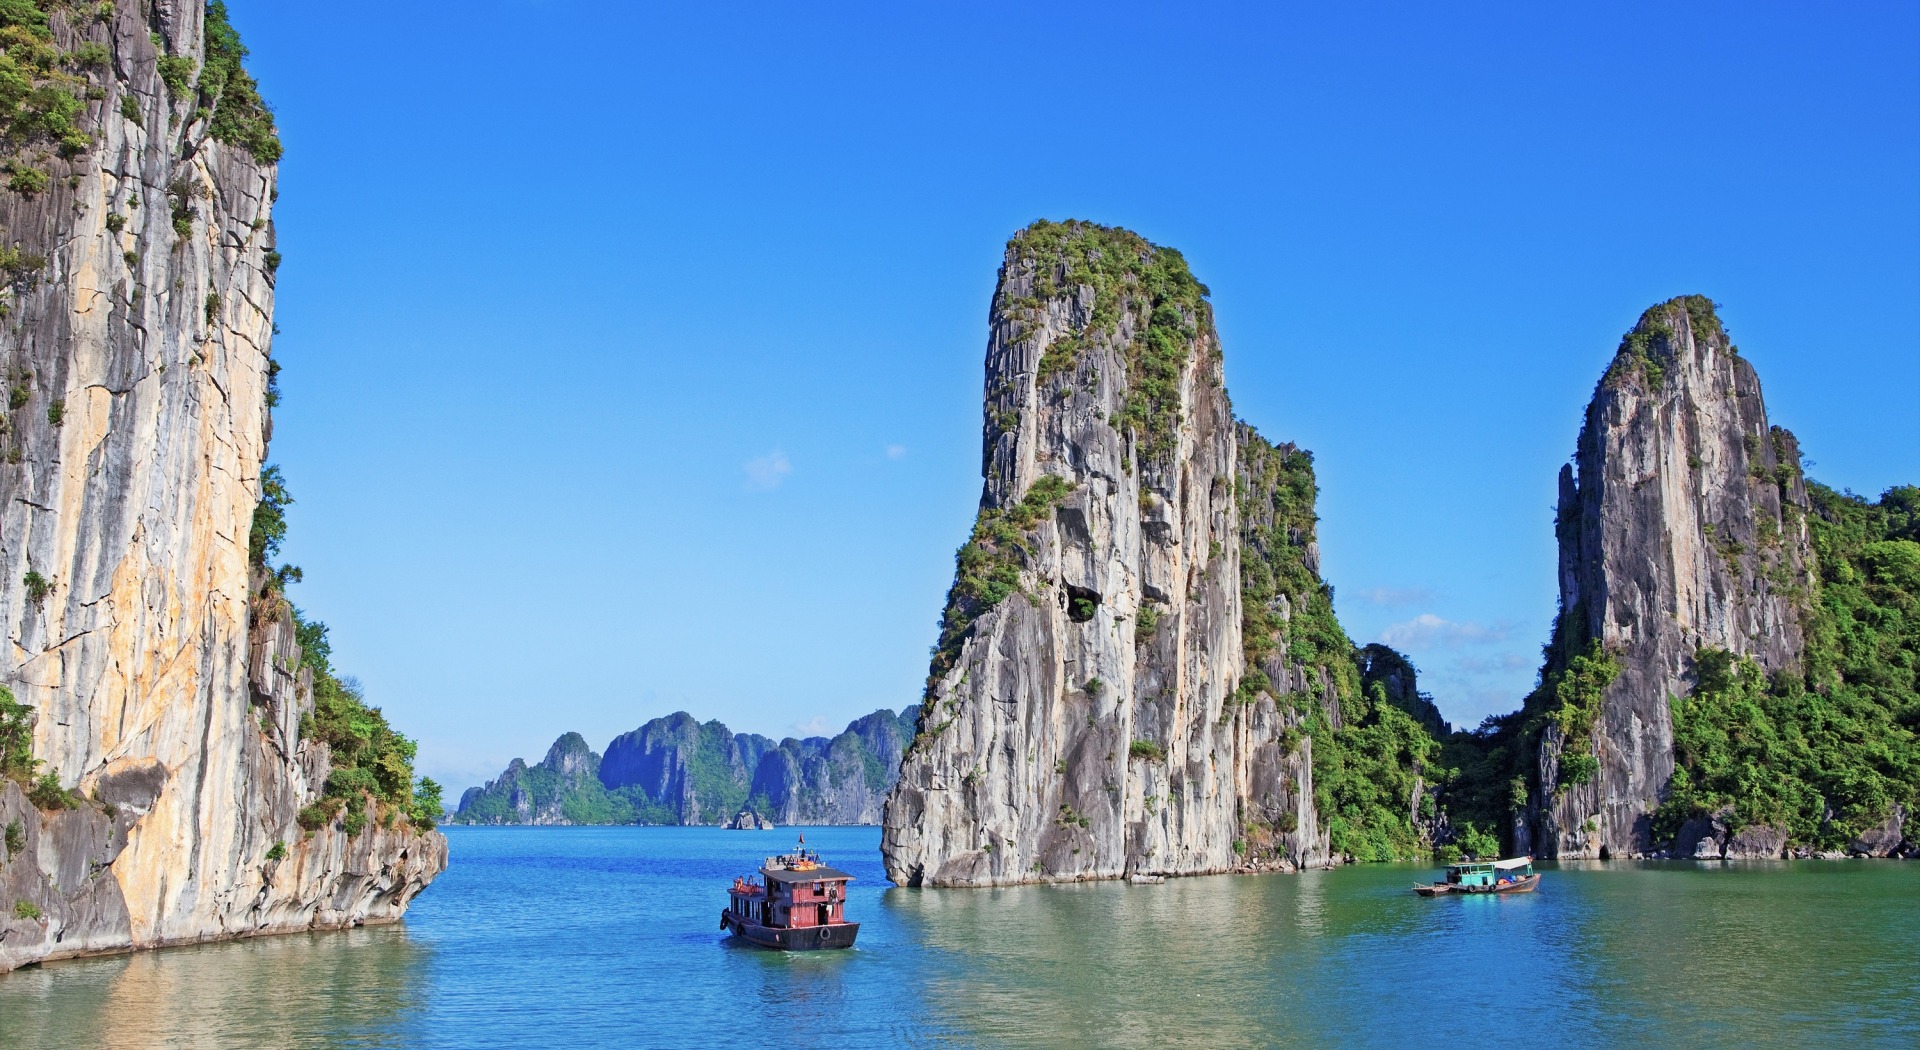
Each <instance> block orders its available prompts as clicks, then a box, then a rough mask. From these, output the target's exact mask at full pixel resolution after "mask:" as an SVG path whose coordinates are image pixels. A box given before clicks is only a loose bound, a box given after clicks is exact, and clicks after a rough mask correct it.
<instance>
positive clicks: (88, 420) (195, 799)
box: [0, 0, 445, 970]
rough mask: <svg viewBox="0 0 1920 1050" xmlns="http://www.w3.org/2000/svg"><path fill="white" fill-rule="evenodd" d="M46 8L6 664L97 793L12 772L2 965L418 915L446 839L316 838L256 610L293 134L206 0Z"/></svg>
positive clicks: (8, 483)
mask: <svg viewBox="0 0 1920 1050" xmlns="http://www.w3.org/2000/svg"><path fill="white" fill-rule="evenodd" d="M42 6H43V7H44V8H45V9H47V10H50V11H51V16H50V18H48V19H47V20H46V21H45V23H44V25H43V26H37V25H30V24H27V23H30V22H32V21H33V19H32V17H30V16H28V15H24V14H22V13H21V12H22V11H24V10H25V8H24V7H23V6H22V5H15V7H20V8H21V11H14V10H12V9H8V11H7V12H4V13H0V20H12V22H13V23H14V24H12V25H11V26H9V27H8V28H6V29H5V30H4V31H3V32H0V37H3V39H0V44H3V46H4V54H5V58H6V61H8V62H10V63H12V64H14V66H15V67H16V68H17V69H18V70H22V71H24V72H22V73H21V75H23V76H27V77H29V78H30V79H32V80H33V81H34V82H35V83H37V84H40V85H41V86H42V87H43V88H45V90H46V91H47V92H49V94H45V95H42V96H36V97H37V98H40V99H41V100H42V101H45V100H47V99H53V100H54V101H53V102H48V103H47V104H46V105H44V106H41V110H42V112H40V113H39V115H38V116H35V117H33V119H31V120H23V119H19V118H18V115H17V114H16V119H15V120H13V122H12V123H10V124H9V125H8V126H7V129H6V134H7V144H8V147H9V149H10V150H11V157H12V160H11V164H10V169H9V170H10V171H11V172H12V175H11V176H10V179H9V183H8V185H9V189H8V190H7V191H5V192H0V227H3V228H4V230H5V232H6V240H7V244H6V245H5V247H4V250H3V251H0V257H3V258H0V263H4V269H5V271H6V279H7V284H6V287H5V289H4V290H3V291H0V298H4V303H5V311H6V314H7V323H6V325H5V326H4V328H0V368H4V370H5V376H6V382H7V388H8V391H9V402H8V403H9V410H8V413H7V416H6V422H5V428H4V431H5V432H4V437H3V438H0V441H3V442H4V456H3V457H0V458H4V462H3V463H0V552H3V553H0V562H4V565H5V567H6V571H5V573H4V574H3V575H0V618H4V622H5V624H6V629H7V634H8V643H9V644H8V645H7V646H6V647H5V648H4V651H0V681H4V682H5V683H6V684H7V685H9V686H10V687H11V688H12V689H13V691H14V692H15V694H16V695H18V697H19V698H20V700H22V701H23V702H25V703H26V704H28V705H29V706H30V707H31V708H32V709H33V711H34V713H35V716H36V717H35V720H34V728H33V743H34V753H35V755H36V756H38V757H39V758H40V759H42V760H43V761H44V762H45V763H46V766H45V768H46V769H48V770H51V771H52V772H53V773H54V774H55V776H56V777H57V778H58V780H59V782H60V784H61V786H62V787H64V788H66V789H68V790H70V791H73V792H76V793H77V795H78V796H84V797H85V798H87V799H92V800H96V801H93V802H91V803H85V804H80V805H77V806H74V807H73V808H67V809H62V810H55V811H49V812H43V811H41V810H40V809H38V808H37V807H35V806H34V805H32V804H31V803H29V802H27V801H26V799H25V797H24V795H23V794H22V793H21V792H20V790H19V789H18V787H17V786H15V785H12V784H6V785H4V786H0V823H6V824H7V825H8V826H12V825H13V824H15V823H17V824H18V825H19V826H20V829H21V834H20V835H19V836H17V839H18V843H19V848H17V849H16V848H14V847H13V846H12V845H9V847H8V848H7V849H6V851H5V860H4V868H0V875H3V878H0V882H4V883H5V885H6V886H7V887H8V893H9V894H10V896H9V897H8V900H7V902H6V903H7V905H8V908H7V909H6V913H5V914H6V917H5V918H4V919H0V970H5V969H10V968H11V967H13V966H17V965H20V964H22V963H26V962H31V961H35V960H38V959H46V958H57V957H62V956H68V955H74V954H79V953H83V952H92V951H102V950H114V949H122V948H129V947H147V946H154V945H161V944H172V943H182V942H190V941H198V940H206V939H210V938H218V937H226V936H236V935H241V934H249V933H256V932H263V931H272V930H285V929H303V928H308V927H311V926H315V925H341V924H347V923H355V922H362V921H378V920H382V919H391V918H395V917H398V915H399V914H400V913H401V911H403V910H404V908H405V907H406V904H407V903H408V901H409V900H410V899H411V897H412V895H413V894H414V893H416V892H418V890H419V889H420V888H421V887H422V886H424V885H425V884H426V882H427V881H428V880H429V879H431V878H432V876H433V875H434V874H435V873H437V872H438V871H439V870H440V869H441V868H442V867H443V866H444V864H445V843H444V840H443V839H441V838H440V837H439V836H437V835H432V834H426V835H422V834H418V833H415V832H413V831H411V830H409V829H408V828H407V826H406V825H405V824H401V825H399V827H398V829H397V830H396V829H393V828H384V827H380V826H377V825H375V826H369V827H368V828H366V829H365V830H364V831H362V832H361V833H360V834H358V835H351V836H349V835H347V834H346V833H345V832H344V830H343V829H342V828H341V827H339V826H338V825H330V826H328V827H325V828H322V829H320V830H318V831H316V832H315V833H314V834H312V835H311V836H308V835H305V834H303V833H302V829H301V828H300V827H299V826H298V825H297V823H296V815H297V813H298V812H299V810H300V809H301V808H302V807H303V806H304V805H306V804H307V803H308V802H310V801H311V800H312V799H313V798H314V797H315V796H316V795H317V793H318V792H319V791H320V788H321V784H322V782H323V781H324V780H325V778H326V776H327V771H328V755H327V752H326V746H325V745H324V744H319V745H313V744H308V743H304V742H300V741H298V740H297V739H296V737H297V731H298V726H299V721H300V715H301V714H302V713H303V705H309V706H310V705H311V702H312V701H311V696H310V694H309V693H308V692H306V691H305V690H304V687H303V683H302V681H301V679H300V676H299V674H298V673H297V672H296V671H292V670H290V669H291V668H296V667H298V648H297V646H296V645H294V642H293V638H292V630H291V621H290V619H289V618H288V617H287V616H286V615H284V612H283V610H280V609H278V608H274V609H261V610H250V608H249V601H250V596H251V595H252V594H253V588H252V587H250V585H249V556H248V537H249V532H250V523H251V519H252V515H253V511H254V506H255V504H256V502H258V500H259V498H260V473H261V465H262V461H263V458H264V456H265V453H266V442H267V437H268V430H269V420H268V388H269V383H270V371H271V369H272V368H273V365H272V363H271V361H270V359H269V357H268V352H269V342H270V339H271V336H272V309H273V273H272V271H273V268H274V266H275V264H276V263H277V259H278V256H277V254H276V253H274V251H273V229H272V225H271V222H270V208H271V204H272V201H273V198H274V196H275V189H274V184H275V169H274V167H273V165H272V164H271V163H265V162H263V161H262V159H261V157H260V156H258V155H256V154H258V153H266V154H268V155H269V156H277V148H278V147H277V141H276V140H272V139H271V124H270V122H269V123H267V124H266V125H265V129H266V130H265V132H264V135H265V137H263V132H262V130H261V124H260V122H259V117H260V114H259V113H256V114H253V115H252V116H251V117H249V115H248V113H246V112H241V110H244V109H245V107H246V106H248V105H257V97H255V96H252V95H251V94H250V81H245V82H243V81H242V80H241V79H240V78H239V77H238V76H236V74H237V73H238V71H239V66H238V54H237V53H236V52H235V51H232V50H228V51H225V52H218V51H217V52H216V53H213V54H211V55H210V53H209V52H208V50H207V46H206V45H207V38H206V36H205V35H204V34H203V17H204V12H203V10H202V7H201V5H200V4H199V3H197V2H190V0H156V2H154V3H152V4H144V3H143V4H122V5H119V6H118V7H113V6H111V5H100V6H99V9H98V11H96V9H95V7H94V6H92V5H88V6H85V7H78V6H76V7H65V6H56V5H52V4H46V5H42ZM22 19H25V21H24V22H23V21H22ZM234 47H235V48H237V42H235V43H234ZM210 58H211V59H213V61H212V62H211V63H210V62H209V59H210ZM228 59H230V60H231V61H230V62H229V61H228ZM216 73H217V74H219V77H220V78H225V79H224V84H225V87H226V91H225V92H224V94H225V96H226V97H227V103H226V104H225V105H224V106H223V104H222V102H221V97H222V95H223V91H222V88H221V85H220V84H216V83H213V80H214V79H216V78H215V74H216ZM243 89H244V90H243ZM62 91H65V92H69V95H68V96H67V97H70V98H72V99H74V100H76V102H75V105H74V106H71V107H70V106H67V105H65V104H64V103H59V102H58V93H59V92H62ZM35 104H36V105H37V104H38V103H35ZM236 107H239V109H236ZM209 110H211V113H209ZM260 113H264V111H263V110H262V111H260ZM243 118H244V119H243ZM249 121H251V122H250V123H249ZM216 131H218V132H221V133H222V136H223V137H215V132H216ZM242 142H244V143H251V144H252V147H253V148H251V149H250V148H249V147H248V146H246V145H236V143H242ZM269 146H270V148H269ZM252 613H259V614H260V615H252ZM289 656H291V657H292V660H291V662H288V657H289ZM16 900H20V901H26V902H28V904H30V905H31V906H32V910H37V911H38V912H39V913H40V915H41V917H40V918H39V919H31V920H30V919H24V918H19V917H17V916H16V914H15V912H16V911H20V912H25V911H27V910H29V909H27V908H18V909H16V908H15V907H13V905H14V903H15V901H16Z"/></svg>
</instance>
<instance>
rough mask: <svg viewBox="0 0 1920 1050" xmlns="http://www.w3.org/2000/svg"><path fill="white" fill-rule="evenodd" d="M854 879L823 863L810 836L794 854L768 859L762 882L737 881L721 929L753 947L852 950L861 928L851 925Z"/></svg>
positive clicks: (763, 869)
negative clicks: (849, 898)
mask: <svg viewBox="0 0 1920 1050" xmlns="http://www.w3.org/2000/svg"><path fill="white" fill-rule="evenodd" d="M852 881H853V876H851V875H849V874H847V873H846V872H844V871H836V870H835V869H833V868H829V867H827V866H826V865H824V864H821V863H820V854H818V853H815V852H813V851H812V850H809V849H808V848H807V837H806V836H805V835H802V836H800V845H799V846H798V847H796V848H795V849H794V851H793V852H792V853H783V854H781V855H780V856H777V857H768V858H767V860H766V863H765V864H762V865H761V867H760V877H759V878H758V879H755V878H754V877H753V876H750V875H749V876H743V877H740V878H736V879H734V880H733V887H732V889H730V890H728V891H727V896H728V901H727V906H726V908H725V909H724V910H722V911H721V912H720V928H721V929H722V930H726V931H728V932H730V933H732V934H733V935H734V936H735V937H738V938H740V939H741V940H744V941H746V942H747V943H749V944H756V945H759V946H760V947H762V948H776V949H779V950H781V951H790V952H810V951H817V950H819V949H822V948H851V947H853V939H854V938H855V937H857V936H859V935H860V924H859V923H857V922H848V921H847V916H846V908H847V883H849V882H852Z"/></svg>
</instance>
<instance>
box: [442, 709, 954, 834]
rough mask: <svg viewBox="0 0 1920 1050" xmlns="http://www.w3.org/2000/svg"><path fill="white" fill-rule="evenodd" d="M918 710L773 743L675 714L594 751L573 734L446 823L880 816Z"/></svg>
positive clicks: (470, 797)
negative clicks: (748, 814)
mask: <svg viewBox="0 0 1920 1050" xmlns="http://www.w3.org/2000/svg"><path fill="white" fill-rule="evenodd" d="M917 716H918V712H917V710H916V709H914V708H908V709H906V710H904V711H897V712H896V711H888V710H884V709H882V710H879V711H875V712H874V713H872V714H870V715H867V716H865V717H863V718H859V719H855V720H854V721H853V722H852V723H851V724H849V725H848V726H847V728H846V729H845V730H844V731H842V732H841V733H840V734H839V735H838V736H834V737H831V738H829V737H823V736H816V737H807V738H806V739H797V738H794V737H788V738H786V739H785V740H780V741H774V740H772V739H770V738H768V737H764V736H760V735H758V734H756V733H734V732H733V731H731V730H729V729H728V728H727V727H726V726H725V725H724V724H722V723H720V722H718V721H710V722H700V721H697V720H695V718H694V717H693V716H692V715H690V714H688V713H686V712H684V711H679V712H675V713H674V714H671V715H667V716H666V717H664V718H656V719H654V720H652V721H650V722H648V723H647V724H645V725H643V726H641V727H640V728H638V729H636V730H634V731H632V732H630V733H623V734H621V735H620V736H617V737H615V738H614V739H613V741H612V742H611V743H609V744H608V745H607V749H606V754H605V755H604V756H602V755H599V754H595V753H594V752H593V750H592V749H591V748H590V747H589V746H588V745H587V741H586V739H585V738H583V737H582V736H581V735H580V734H579V733H567V734H564V735H563V736H561V737H560V739H558V740H555V741H554V742H553V746H552V747H550V748H548V749H547V756H546V757H545V758H543V759H541V760H540V761H539V762H537V763H535V764H533V765H528V764H527V763H526V762H525V761H524V760H522V759H518V758H516V759H514V760H513V762H512V763H510V764H509V765H508V766H507V768H506V770H505V771H504V772H502V773H501V774H500V775H499V776H498V777H496V778H494V779H493V780H491V781H488V782H487V784H486V786H484V787H476V788H469V789H468V790H467V792H466V794H464V795H462V796H461V797H460V807H459V810H458V811H457V812H456V813H455V814H454V815H453V817H452V818H451V820H450V822H451V823H454V824H724V823H726V822H727V821H728V820H729V819H730V818H732V816H733V815H734V814H735V813H738V812H739V811H740V810H741V809H743V808H744V809H751V810H753V811H754V812H755V813H757V814H759V815H760V816H762V817H765V818H767V819H769V820H772V821H774V822H775V823H779V824H878V823H879V822H880V805H881V802H882V801H883V800H884V799H885V798H886V795H887V792H888V791H889V790H890V789H892V787H893V782H894V779H895V778H896V777H897V776H898V775H899V770H900V755H901V753H902V752H903V751H905V750H906V746H907V744H908V743H909V742H910V741H911V740H912V739H913V733H914V723H915V719H916V718H917Z"/></svg>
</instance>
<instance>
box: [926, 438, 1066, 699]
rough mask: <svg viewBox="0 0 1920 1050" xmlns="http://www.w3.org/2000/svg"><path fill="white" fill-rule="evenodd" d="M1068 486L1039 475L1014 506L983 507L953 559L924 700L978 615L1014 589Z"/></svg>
mask: <svg viewBox="0 0 1920 1050" xmlns="http://www.w3.org/2000/svg"><path fill="white" fill-rule="evenodd" d="M1072 491H1073V486H1072V485H1071V484H1069V483H1068V482H1067V480H1066V479H1065V478H1060V477H1055V476H1054V475H1052V474H1046V475H1042V476H1041V477H1040V479H1039V480H1037V481H1035V482H1034V483H1033V484H1032V485H1031V486H1029V487H1028V488H1027V491H1026V494H1025V495H1023V496H1021V498H1020V500H1019V501H1018V502H1016V503H1014V504H1013V505H1011V506H1008V507H983V508H981V510H980V515H979V517H978V518H976V519H975V520H974V524H973V535H972V536H970V537H968V539H967V542H966V544H965V545H964V546H962V547H961V548H960V550H959V552H958V553H957V554H955V555H954V559H953V560H954V569H955V571H954V577H953V586H952V587H951V588H949V589H948V591H947V606H946V609H945V610H944V611H943V612H942V613H941V617H940V640H939V642H937V643H936V644H935V645H934V647H933V660H932V662H931V666H930V667H929V669H928V671H927V689H926V696H927V697H928V699H929V702H930V701H931V697H932V696H933V686H934V683H936V682H938V681H939V680H940V677H941V676H942V675H944V674H946V673H947V672H948V671H949V670H951V669H952V668H953V662H954V661H955V660H957V659H959V658H960V647H961V645H962V644H964V643H965V642H966V640H967V634H968V632H970V631H971V630H973V623H974V621H975V620H977V619H979V618H980V616H981V614H983V613H985V612H986V611H987V610H989V609H991V608H993V607H994V606H996V605H999V604H1000V603H1001V602H1003V601H1005V600H1006V599H1007V596H1008V595H1011V594H1013V593H1014V592H1015V591H1018V590H1019V589H1020V568H1021V566H1022V565H1024V564H1025V559H1026V557H1027V555H1029V554H1031V553H1032V548H1031V547H1030V546H1029V544H1030V543H1031V541H1032V536H1031V533H1032V531H1033V529H1034V528H1035V527H1036V526H1038V525H1039V524H1040V522H1041V521H1042V520H1044V519H1045V518H1046V516H1047V515H1048V514H1050V513H1052V512H1053V508H1054V506H1055V505H1057V504H1058V503H1059V502H1060V501H1061V500H1063V499H1065V498H1066V497H1067V494H1068V493H1070V492H1072Z"/></svg>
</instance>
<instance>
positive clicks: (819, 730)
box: [793, 715, 833, 737]
mask: <svg viewBox="0 0 1920 1050" xmlns="http://www.w3.org/2000/svg"><path fill="white" fill-rule="evenodd" d="M832 728H833V726H831V725H829V724H828V723H827V716H826V715H814V716H813V717H812V718H809V719H807V720H806V721H805V722H795V723H794V724H793V731H794V733H796V734H798V735H799V736H803V737H806V736H826V735H827V731H828V730H830V729H832Z"/></svg>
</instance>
